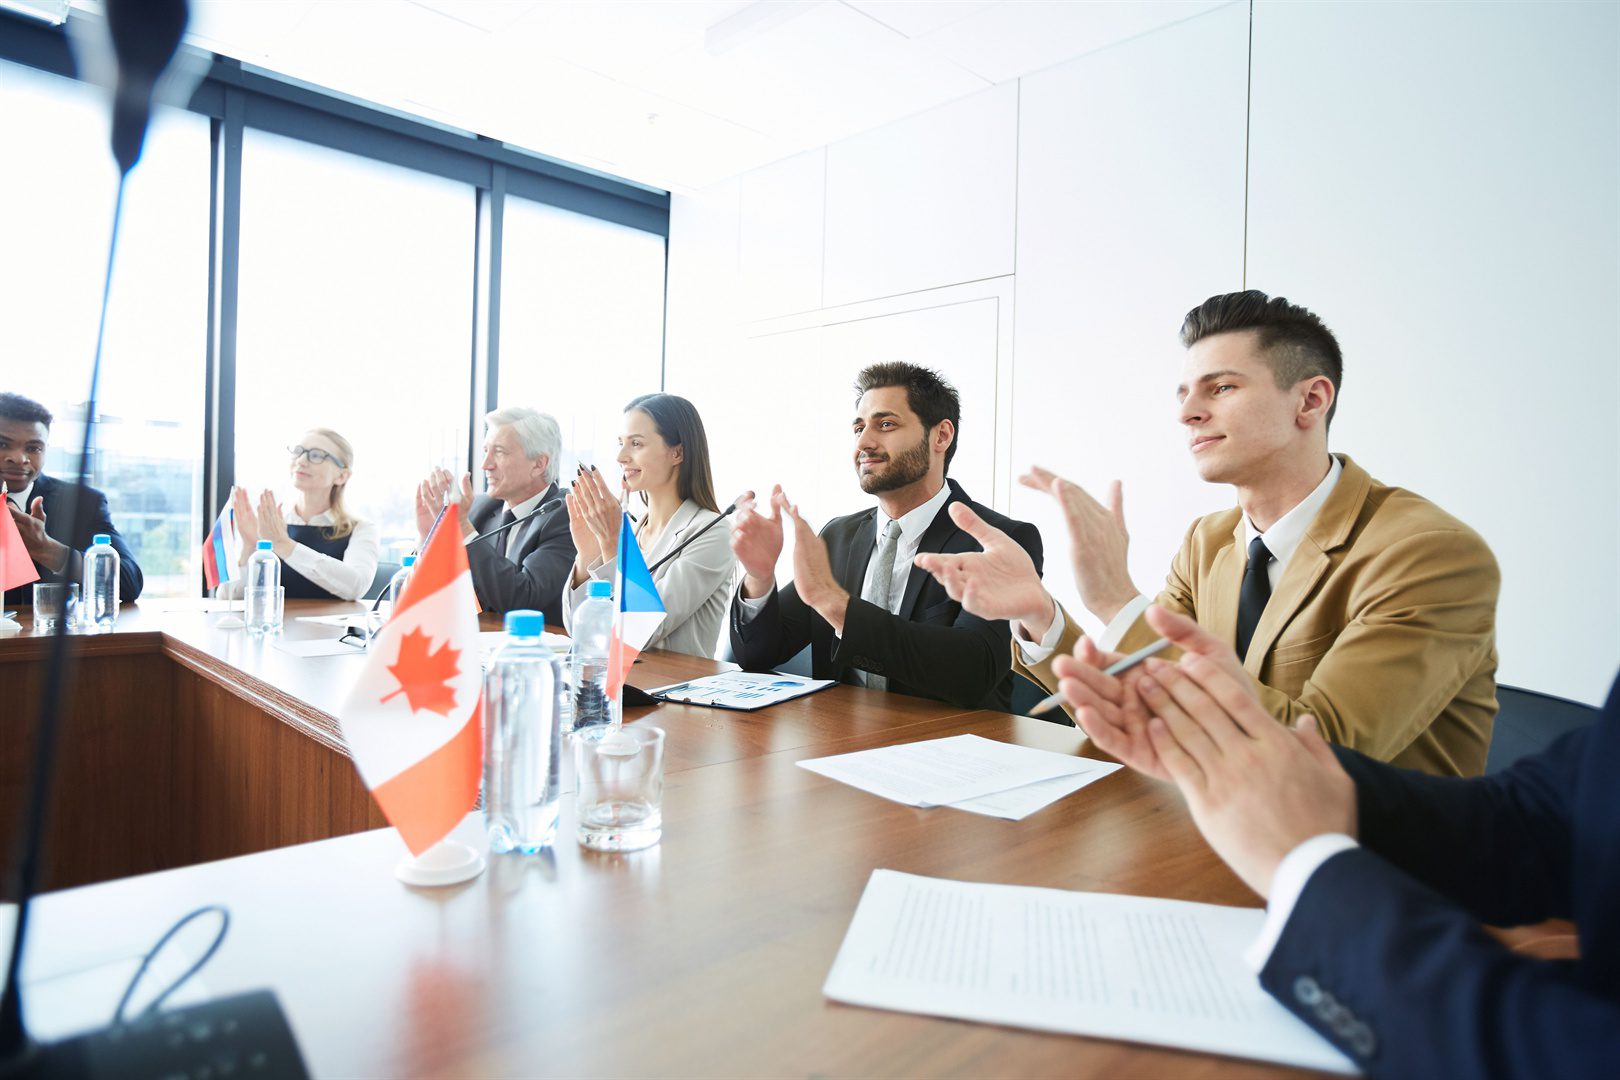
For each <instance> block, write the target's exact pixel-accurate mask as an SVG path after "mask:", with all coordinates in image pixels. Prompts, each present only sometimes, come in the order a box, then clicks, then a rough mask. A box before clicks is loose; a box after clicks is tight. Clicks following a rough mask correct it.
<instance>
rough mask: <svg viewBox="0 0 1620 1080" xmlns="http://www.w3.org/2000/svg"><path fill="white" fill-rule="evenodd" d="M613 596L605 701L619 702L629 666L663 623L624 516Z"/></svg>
mask: <svg viewBox="0 0 1620 1080" xmlns="http://www.w3.org/2000/svg"><path fill="white" fill-rule="evenodd" d="M615 577H616V579H617V580H616V581H615V582H614V590H613V591H614V592H615V593H616V594H618V598H619V610H618V614H617V615H616V616H615V618H614V620H613V641H612V644H611V645H609V647H608V671H607V692H608V697H610V698H612V699H613V700H615V701H617V700H619V695H620V693H621V692H622V691H623V689H624V681H625V679H627V678H629V677H630V665H631V664H633V663H635V662H636V657H638V656H640V655H641V650H642V649H644V648H646V646H647V641H648V639H649V638H651V637H652V636H653V631H655V630H657V629H658V626H659V624H660V623H662V622H663V621H664V615H665V612H664V599H663V597H661V596H659V595H658V586H656V585H654V584H653V579H652V574H650V573H648V572H647V560H646V559H645V558H643V557H642V555H641V545H640V544H638V543H636V530H635V527H634V526H633V525H631V524H630V515H629V514H625V515H624V521H623V523H622V524H620V526H619V559H618V569H617V571H616V574H615Z"/></svg>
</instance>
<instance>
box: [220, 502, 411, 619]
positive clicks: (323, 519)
mask: <svg viewBox="0 0 1620 1080" xmlns="http://www.w3.org/2000/svg"><path fill="white" fill-rule="evenodd" d="M286 520H287V524H288V525H327V526H330V525H331V524H333V519H332V514H331V512H330V511H323V512H321V513H319V514H316V515H315V516H314V517H312V518H310V519H309V520H308V521H305V520H304V519H303V517H301V516H300V515H299V513H298V508H297V507H293V508H292V509H290V510H288V511H287V513H286ZM380 548H381V545H380V544H379V542H378V530H377V526H376V525H375V524H373V523H372V522H369V521H356V522H355V523H354V531H353V532H352V533H350V534H349V546H348V547H346V548H344V549H343V558H341V559H334V558H332V556H330V555H322V554H321V553H320V552H318V551H316V550H315V549H314V548H311V547H305V546H304V545H303V544H299V543H294V544H293V549H292V553H291V554H290V555H288V556H287V558H286V559H285V560H283V561H284V562H286V564H287V565H288V566H290V567H292V568H293V569H294V570H296V571H298V572H299V573H300V574H303V575H304V576H305V577H306V578H308V579H309V580H310V581H312V582H314V583H315V584H316V585H319V586H320V587H321V588H323V589H325V590H326V591H327V592H329V593H331V594H332V595H333V596H335V597H337V598H338V599H339V600H358V599H360V598H361V597H362V596H364V595H366V590H368V589H369V588H371V579H372V578H373V577H375V576H376V573H377V557H378V552H379V550H380ZM245 587H246V586H245V583H244V580H243V579H242V578H237V579H236V580H235V581H227V582H225V583H224V584H223V585H221V586H220V587H219V588H218V589H216V590H214V595H215V596H218V597H220V598H221V599H224V600H239V599H241V597H242V591H243V589H244V588H245Z"/></svg>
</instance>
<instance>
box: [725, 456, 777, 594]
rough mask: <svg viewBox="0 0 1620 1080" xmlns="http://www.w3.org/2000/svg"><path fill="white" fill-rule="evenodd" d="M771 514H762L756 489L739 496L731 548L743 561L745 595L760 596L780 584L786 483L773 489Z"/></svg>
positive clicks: (770, 500)
mask: <svg viewBox="0 0 1620 1080" xmlns="http://www.w3.org/2000/svg"><path fill="white" fill-rule="evenodd" d="M767 503H768V505H769V506H770V511H771V512H770V514H769V515H765V514H761V513H760V512H759V510H758V509H757V508H756V507H755V504H754V493H753V492H752V491H750V492H748V493H746V494H745V495H744V496H743V497H742V498H741V499H738V500H737V517H736V518H735V520H734V521H733V522H732V526H731V551H732V554H734V555H736V556H737V562H738V563H740V564H741V565H742V568H743V574H744V575H745V576H744V578H743V595H744V596H746V597H749V598H750V599H758V598H759V597H761V596H764V595H765V594H766V593H768V592H770V591H771V589H773V588H775V587H776V560H777V559H779V558H781V556H782V518H781V516H780V515H781V511H782V510H783V509H785V508H786V506H787V496H786V495H784V494H782V485H781V484H777V485H776V486H775V487H774V488H772V489H771V497H770V499H769V500H767Z"/></svg>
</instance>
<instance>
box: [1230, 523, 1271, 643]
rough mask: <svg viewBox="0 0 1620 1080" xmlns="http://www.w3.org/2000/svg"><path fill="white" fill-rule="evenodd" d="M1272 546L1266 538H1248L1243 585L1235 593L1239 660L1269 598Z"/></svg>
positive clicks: (1252, 635) (1258, 623)
mask: <svg viewBox="0 0 1620 1080" xmlns="http://www.w3.org/2000/svg"><path fill="white" fill-rule="evenodd" d="M1270 565H1271V549H1270V548H1268V547H1266V542H1265V540H1263V539H1261V538H1260V537H1258V536H1257V537H1255V538H1254V539H1253V540H1251V541H1249V566H1248V569H1246V570H1244V571H1243V589H1242V591H1241V592H1239V593H1238V625H1237V654H1238V659H1239V660H1242V659H1243V658H1244V657H1246V656H1248V655H1249V641H1250V640H1251V639H1252V638H1253V637H1254V628H1255V627H1256V626H1259V625H1260V613H1261V612H1262V611H1265V610H1266V601H1267V600H1270V599H1271V575H1270V574H1268V573H1267V572H1266V569H1267V567H1269V566H1270Z"/></svg>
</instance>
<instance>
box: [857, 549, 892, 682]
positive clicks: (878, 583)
mask: <svg viewBox="0 0 1620 1080" xmlns="http://www.w3.org/2000/svg"><path fill="white" fill-rule="evenodd" d="M899 547H900V523H899V522H898V521H891V522H889V525H888V527H887V528H886V529H884V530H883V539H882V540H881V541H880V542H879V543H878V548H877V554H876V555H874V556H873V557H872V559H873V562H875V563H876V565H875V566H874V567H873V569H872V585H871V588H870V589H869V590H868V592H869V594H868V595H867V596H866V598H865V599H866V600H868V601H870V602H871V603H873V604H876V605H877V606H878V607H880V608H882V609H883V610H884V611H887V612H888V613H889V614H890V615H893V614H894V553H895V551H896V550H898V549H899ZM862 674H863V675H864V676H865V678H864V681H865V683H866V685H867V686H868V687H870V688H871V689H873V690H887V689H888V688H889V680H888V679H886V678H884V677H883V676H882V675H872V674H870V673H866V672H863V673H862Z"/></svg>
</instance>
